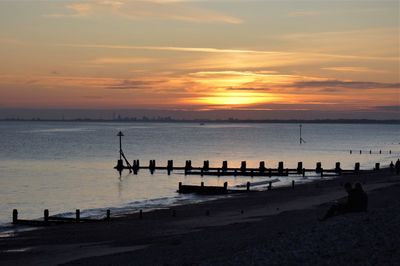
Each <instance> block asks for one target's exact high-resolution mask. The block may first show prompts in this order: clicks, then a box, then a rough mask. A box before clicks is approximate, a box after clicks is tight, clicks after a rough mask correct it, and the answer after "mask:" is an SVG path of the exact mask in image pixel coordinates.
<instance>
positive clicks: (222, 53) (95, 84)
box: [0, 0, 400, 119]
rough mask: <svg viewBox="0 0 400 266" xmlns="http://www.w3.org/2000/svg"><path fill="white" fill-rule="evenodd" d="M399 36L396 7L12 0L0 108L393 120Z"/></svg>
mask: <svg viewBox="0 0 400 266" xmlns="http://www.w3.org/2000/svg"><path fill="white" fill-rule="evenodd" d="M399 29H400V26H399V2H398V1H385V0H376V1H362V0H353V1H341V0H335V1H333V0H332V1H329V0H314V1H303V0H283V1H278V0H276V1H274V0H265V1H261V0H260V1H251V0H231V1H228V0H224V1H222V0H221V1H220V0H212V1H211V0H210V1H207V0H203V1H200V0H199V1H190V0H186V1H185V0H180V1H179V0H140V1H124V0H118V1H114V0H98V1H56V0H54V1H34V0H32V1H7V0H6V1H1V2H0V59H1V60H0V108H3V109H13V110H18V109H96V110H97V109H102V110H117V109H142V110H143V109H149V110H153V109H157V110H170V111H176V110H183V111H212V110H216V111H218V110H223V111H226V110H238V111H235V112H240V110H242V111H243V112H249V111H259V112H263V114H264V117H265V118H266V119H268V112H271V113H272V112H273V113H277V112H281V113H282V114H285V113H287V112H304V113H307V112H314V113H318V112H332V113H335V114H338V117H340V113H343V114H344V113H346V114H351V113H354V114H355V113H364V114H374V115H373V118H376V117H378V118H393V117H395V116H396V115H398V114H399V106H400V93H399V89H400V85H399V84H400V77H399V45H400V44H399V39H400V34H399ZM274 118H275V117H274ZM282 118H285V116H284V115H283V116H282ZM287 118H290V117H287ZM304 118H307V117H304Z"/></svg>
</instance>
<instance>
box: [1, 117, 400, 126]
mask: <svg viewBox="0 0 400 266" xmlns="http://www.w3.org/2000/svg"><path fill="white" fill-rule="evenodd" d="M0 122H97V123H98V122H105V123H210V124H216V123H229V124H235V123H238V124H240V123H252V124H388V125H400V120H373V119H316V120H275V119H274V120H252V119H249V120H244V119H227V120H222V119H221V120H218V119H215V120H208V119H194V120H190V119H162V118H161V119H151V118H149V119H134V118H133V119H132V118H127V119H115V120H112V119H89V118H87V119H86V118H81V119H40V118H36V119H18V118H10V119H0Z"/></svg>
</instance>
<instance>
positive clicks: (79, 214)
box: [75, 209, 81, 223]
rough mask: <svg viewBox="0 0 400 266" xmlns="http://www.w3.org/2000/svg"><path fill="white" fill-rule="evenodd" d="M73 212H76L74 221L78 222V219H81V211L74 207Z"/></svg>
mask: <svg viewBox="0 0 400 266" xmlns="http://www.w3.org/2000/svg"><path fill="white" fill-rule="evenodd" d="M75 214H76V222H77V223H79V221H80V220H81V211H80V210H79V209H76V211H75Z"/></svg>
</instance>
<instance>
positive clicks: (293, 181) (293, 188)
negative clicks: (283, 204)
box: [292, 180, 294, 189]
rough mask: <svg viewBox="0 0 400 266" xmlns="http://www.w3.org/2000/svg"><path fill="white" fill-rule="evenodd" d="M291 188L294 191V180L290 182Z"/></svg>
mask: <svg viewBox="0 0 400 266" xmlns="http://www.w3.org/2000/svg"><path fill="white" fill-rule="evenodd" d="M292 188H293V189H294V180H292Z"/></svg>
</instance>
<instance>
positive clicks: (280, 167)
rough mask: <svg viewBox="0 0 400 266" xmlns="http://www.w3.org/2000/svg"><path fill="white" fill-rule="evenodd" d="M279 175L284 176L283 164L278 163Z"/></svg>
mask: <svg viewBox="0 0 400 266" xmlns="http://www.w3.org/2000/svg"><path fill="white" fill-rule="evenodd" d="M278 174H279V175H283V162H279V163H278Z"/></svg>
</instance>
